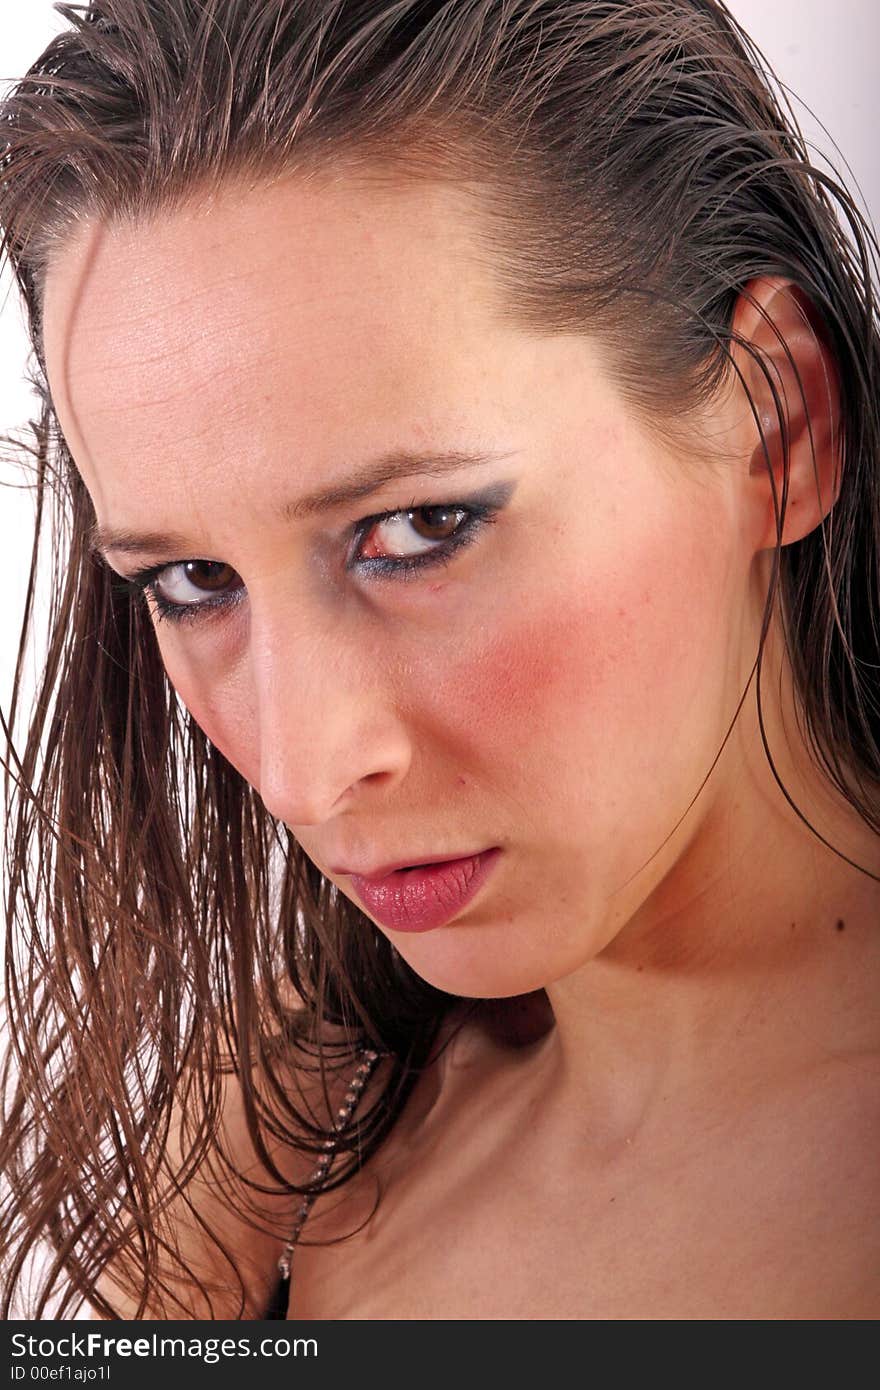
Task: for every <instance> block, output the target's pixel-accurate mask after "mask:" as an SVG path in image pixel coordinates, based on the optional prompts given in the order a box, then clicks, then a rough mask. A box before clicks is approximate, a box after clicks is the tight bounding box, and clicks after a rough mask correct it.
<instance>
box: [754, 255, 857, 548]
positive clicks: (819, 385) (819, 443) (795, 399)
mask: <svg viewBox="0 0 880 1390" xmlns="http://www.w3.org/2000/svg"><path fill="white" fill-rule="evenodd" d="M733 331H734V334H735V335H736V341H735V343H734V345H733V346H732V348H731V351H732V353H733V355H734V358H735V361H736V362H737V365H738V366H739V369H740V372H741V373H742V378H743V380H744V384H745V385H746V386H747V388H748V391H749V393H750V395H751V399H752V403H753V405H754V409H755V415H757V420H756V419H755V415H753V414H752V411H751V410H750V409H749V412H748V413H749V417H750V420H751V438H750V440H748V442H747V446H746V447H747V452H748V455H749V487H750V489H751V493H752V498H753V503H754V506H753V514H754V519H755V536H754V539H755V550H756V551H757V550H764V549H768V548H771V547H773V548H775V546H776V544H777V535H778V525H777V518H776V510H775V508H774V501H773V484H775V490H776V502H777V505H778V507H779V509H780V512H781V510H782V491H783V482H784V476H785V453H786V447H785V446H786V438H787V441H788V458H789V475H788V495H787V499H786V505H785V515H784V518H783V524H782V544H783V545H790V544H791V543H792V542H793V541H797V540H801V539H802V537H804V536H806V535H809V533H810V532H811V531H813V530H815V528H816V527H817V526H819V525H820V523H821V522H822V520H823V518H824V517H825V516H827V515H828V513H829V511H830V510H831V508H832V507H833V505H834V503H835V502H836V500H837V497H838V494H839V491H840V470H841V461H842V451H841V436H840V423H841V422H840V387H839V380H838V373H837V367H836V364H835V361H834V355H833V353H832V351H831V348H830V345H829V343H828V341H827V339H826V335H825V330H824V327H823V325H822V323H821V320H820V318H819V315H818V313H817V311H816V309H815V308H814V307H813V305H812V304H811V302H810V301H809V300H808V298H807V297H806V295H805V294H804V293H803V291H802V290H800V289H799V288H798V286H796V285H795V284H793V282H792V281H790V280H785V279H783V278H781V277H778V276H762V277H758V278H756V279H753V280H750V281H749V283H748V284H747V285H746V286H745V288H744V290H743V291H742V293H741V295H740V297H739V299H738V301H737V306H736V310H735V312H734V318H733ZM746 345H747V346H746ZM760 364H763V368H764V369H763V370H762V366H761V365H760ZM768 378H769V380H768ZM771 382H772V387H771V384H770V383H771ZM773 388H775V391H776V394H777V396H778V398H779V404H780V407H781V414H782V421H780V418H779V411H777V407H776V404H775V402H774V396H773ZM758 420H759V421H760V430H759V428H758ZM762 433H763V436H764V441H763V443H762V440H761V434H762ZM765 446H766V451H765ZM768 465H769V467H768ZM771 472H772V478H773V484H771Z"/></svg>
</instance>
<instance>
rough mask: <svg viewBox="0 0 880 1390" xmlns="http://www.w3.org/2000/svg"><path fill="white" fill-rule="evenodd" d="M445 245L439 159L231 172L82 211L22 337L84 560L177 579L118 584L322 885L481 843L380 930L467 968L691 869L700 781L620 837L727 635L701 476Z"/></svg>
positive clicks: (605, 932) (463, 976) (474, 989)
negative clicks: (455, 897) (358, 167)
mask: <svg viewBox="0 0 880 1390" xmlns="http://www.w3.org/2000/svg"><path fill="white" fill-rule="evenodd" d="M478 250H479V243H478V240H477V235H476V231H475V223H474V222H473V221H472V218H471V215H469V212H468V207H467V205H466V204H465V203H464V201H463V200H462V199H461V198H460V197H457V196H456V195H455V193H454V192H453V191H452V190H451V189H449V188H448V187H444V186H440V185H429V184H422V185H401V186H400V187H395V188H390V187H388V186H384V187H381V188H380V187H379V186H378V185H376V186H371V185H370V184H368V183H367V182H366V181H360V182H358V183H357V184H355V183H354V182H353V181H348V180H347V179H345V178H342V179H338V180H337V181H336V182H330V181H328V182H327V183H326V184H324V185H322V186H318V185H308V186H307V185H305V184H304V183H303V182H300V181H296V180H294V179H290V180H286V181H282V182H278V183H276V184H274V185H273V186H272V187H270V188H266V189H263V190H258V191H244V190H237V189H233V188H231V187H230V188H229V189H227V190H226V191H224V193H223V195H222V197H220V198H217V199H215V200H214V201H213V202H212V203H210V204H209V203H205V204H204V205H203V206H202V207H201V208H200V209H196V208H194V207H191V208H187V209H184V210H180V211H177V212H174V213H168V214H163V215H161V216H160V217H158V218H157V219H155V220H154V221H153V222H152V223H149V224H147V223H144V224H139V225H137V226H129V227H126V228H122V227H115V228H112V229H111V228H107V227H106V226H100V225H98V224H91V225H88V226H86V227H85V228H84V229H83V230H82V233H81V235H79V236H78V238H77V239H76V241H75V242H73V243H71V244H70V245H69V246H68V247H67V248H66V249H65V251H64V252H63V253H62V254H61V255H60V257H59V258H58V259H57V260H56V262H55V263H54V265H53V267H52V269H51V271H50V274H49V276H48V283H47V291H46V304H45V337H46V354H47V366H48V374H49V381H50V387H51V390H52V395H53V399H54V403H55V406H56V409H57V413H58V417H59V421H60V423H61V426H62V429H63V431H64V435H65V438H66V440H67V442H68V445H69V447H70V449H71V452H72V454H73V457H74V459H75V461H76V463H77V465H78V467H79V470H80V472H81V474H82V477H83V479H84V481H85V484H86V486H87V488H88V490H89V493H90V495H91V497H92V499H93V502H94V507H95V511H96V515H97V520H98V524H99V527H100V528H101V531H102V532H103V533H104V540H103V546H104V554H105V556H106V560H107V562H108V563H109V564H110V565H111V566H112V568H113V569H114V570H116V571H117V572H118V573H119V574H120V575H123V576H131V575H132V574H134V573H135V571H142V570H144V568H145V567H149V568H150V569H151V570H155V569H156V568H157V567H165V568H163V570H162V573H161V575H160V576H159V580H158V583H159V591H158V592H159V595H160V597H161V598H163V599H164V602H165V603H166V604H168V603H174V604H178V605H180V607H179V608H178V609H177V612H176V615H173V616H172V615H170V614H166V615H164V616H159V615H158V613H157V612H156V606H155V601H154V600H153V599H150V600H149V602H150V606H151V612H152V615H153V622H154V625H155V632H156V638H157V641H158V643H159V648H160V650H161V654H162V659H163V661H164V663H165V667H166V670H167V673H168V676H169V678H170V680H171V681H172V683H173V685H174V686H175V688H176V690H177V692H178V693H179V695H180V697H181V699H182V700H183V701H184V702H185V704H186V705H187V706H188V708H189V709H190V711H191V712H192V715H193V717H194V718H195V719H196V720H197V722H198V723H199V724H200V725H201V726H202V728H203V729H204V730H205V732H206V733H207V735H208V736H209V737H210V739H211V740H212V741H213V742H214V743H215V744H216V746H217V747H218V748H219V749H220V750H221V751H222V752H223V753H224V754H225V756H226V757H227V758H228V759H229V761H230V762H231V763H232V764H234V766H235V767H236V768H238V769H239V771H240V772H241V773H242V774H243V776H244V777H245V778H247V780H248V781H249V782H250V783H252V784H253V786H254V787H255V788H256V789H257V790H258V791H259V793H260V795H261V796H262V798H263V800H264V802H265V804H266V806H267V807H268V809H269V810H270V811H271V812H272V813H273V814H274V815H275V816H277V817H279V818H280V819H282V820H283V821H285V822H286V823H287V825H288V826H289V827H290V829H291V830H292V831H293V833H294V834H295V836H296V838H297V839H298V841H299V842H300V843H301V844H302V846H303V848H304V849H305V851H306V852H307V854H308V855H309V856H310V858H311V859H312V860H313V861H314V862H315V864H316V865H318V867H319V868H320V869H322V870H323V871H324V872H325V873H327V874H328V877H330V878H331V879H333V880H334V881H335V882H337V883H338V885H339V887H340V889H341V891H342V892H343V893H346V894H348V896H350V897H351V898H352V899H353V900H354V901H356V902H360V899H359V897H358V895H357V893H356V892H355V890H354V888H353V885H352V883H351V881H350V878H349V877H348V875H347V874H345V873H339V872H335V871H334V870H335V868H336V867H340V866H341V867H342V868H343V869H348V868H354V869H365V870H367V871H369V870H370V869H372V868H374V867H378V866H382V865H386V864H388V863H389V862H395V861H397V862H401V861H402V862H405V863H412V864H417V863H423V862H425V861H427V860H433V859H441V858H454V857H458V856H465V855H468V854H472V853H475V852H477V851H481V850H485V849H488V848H489V847H491V846H499V847H500V849H501V853H500V855H499V856H498V857H497V859H496V862H495V864H494V867H493V869H492V872H491V873H490V875H489V877H488V878H487V879H486V881H485V882H484V884H483V886H482V887H481V889H480V891H479V893H478V894H477V896H476V897H475V898H474V899H473V900H472V902H471V903H470V904H468V905H467V906H466V907H465V908H464V909H463V910H462V911H461V912H460V913H459V914H458V915H456V916H454V917H453V919H452V920H451V921H450V922H449V923H448V924H446V925H443V926H440V927H437V928H435V929H433V930H428V931H422V932H403V931H400V930H393V929H389V928H387V927H383V930H386V931H387V934H388V935H389V936H390V938H391V940H392V941H393V942H394V945H395V946H396V947H397V948H398V949H399V951H400V953H401V954H402V955H403V956H404V958H405V959H406V960H407V961H409V963H410V964H411V965H412V966H413V968H414V969H415V970H416V971H417V972H418V973H419V974H420V975H422V976H423V977H424V978H425V979H427V980H429V981H430V982H431V983H433V984H435V985H437V986H439V987H441V988H443V989H447V990H449V991H450V992H452V993H457V994H465V995H483V996H493V995H508V994H514V993H520V992H524V991H526V990H531V989H534V988H537V987H538V986H540V985H543V984H547V983H550V982H551V981H553V980H556V979H559V978H561V977H562V976H564V975H567V974H569V973H570V972H571V971H573V970H574V969H576V968H577V967H578V966H579V965H581V964H583V963H584V962H586V961H588V960H589V959H591V958H592V957H593V956H594V955H596V953H597V952H599V951H600V950H602V949H603V948H605V947H606V946H607V945H608V943H609V942H610V941H611V940H612V939H613V938H614V937H615V936H616V934H617V933H618V932H619V931H620V930H621V928H622V927H623V925H624V924H625V923H626V922H627V921H628V920H629V919H630V918H631V917H632V916H633V915H634V914H635V913H636V912H637V911H639V909H641V908H642V907H643V905H644V904H646V903H647V902H648V900H649V898H650V895H651V894H652V891H653V890H654V888H655V887H656V886H657V884H658V883H659V882H660V880H661V879H664V878H666V877H667V876H669V875H672V876H673V877H672V880H671V881H674V877H675V875H676V874H677V873H678V874H680V875H681V884H680V891H681V893H682V894H686V893H688V892H692V891H693V889H694V885H693V884H692V883H688V882H687V881H686V873H685V868H684V865H685V862H686V861H685V849H686V848H687V847H688V845H690V844H691V842H692V841H693V840H694V838H695V837H699V836H700V834H702V833H704V831H706V829H707V827H708V825H709V821H710V817H711V816H712V814H713V807H717V805H718V799H719V797H721V796H723V795H724V791H723V784H722V783H719V784H718V786H717V787H710V788H709V789H707V791H706V792H705V793H704V795H703V797H701V799H700V801H699V802H698V803H697V806H696V807H695V808H694V810H693V811H692V812H691V814H690V815H689V816H688V818H687V820H686V822H685V825H684V827H683V829H682V830H680V831H679V832H678V833H677V834H676V836H674V837H673V839H672V840H671V841H669V842H668V843H667V844H666V845H665V846H664V847H663V849H662V850H661V851H660V853H659V854H656V857H654V858H652V856H655V851H657V850H658V849H659V848H660V846H661V844H662V842H663V841H664V839H665V838H666V837H667V836H668V835H669V832H670V831H671V830H672V829H673V827H674V825H675V824H676V822H677V821H678V820H679V818H680V817H681V816H682V814H683V813H684V811H685V809H686V808H687V806H688V803H689V802H690V801H691V799H692V797H693V796H694V794H695V793H696V791H697V789H698V788H699V786H700V783H701V781H702V779H703V777H704V775H705V773H706V772H707V770H708V768H709V766H710V764H711V762H712V760H713V758H714V756H715V754H716V752H717V750H718V748H719V746H720V744H721V742H722V740H723V737H724V734H725V731H726V729H727V726H728V723H729V721H730V719H731V717H732V714H733V712H734V710H735V707H736V702H737V699H738V698H739V695H740V693H741V690H742V685H743V684H744V681H745V679H747V676H748V671H749V669H750V664H751V660H752V659H753V656H754V640H753V639H754V634H753V632H752V631H751V628H750V627H749V622H748V621H747V618H746V605H744V595H745V591H746V586H747V584H748V576H749V566H750V561H751V559H752V557H751V556H750V555H749V554H748V553H747V550H746V547H745V545H744V542H743V540H742V539H741V534H742V528H741V527H740V525H739V519H738V514H737V507H738V500H737V499H738V492H737V487H736V484H735V473H734V471H733V470H732V469H729V470H726V471H725V470H723V469H713V470H709V469H708V468H707V470H706V472H705V473H703V474H702V475H700V473H699V472H698V471H695V470H694V469H693V468H687V467H684V466H683V465H682V463H681V461H680V460H678V459H677V458H676V457H675V455H674V453H673V452H672V451H671V450H670V449H669V448H668V447H663V446H661V445H660V444H659V443H658V442H657V440H656V438H654V437H653V436H652V435H651V434H650V433H649V432H648V430H647V428H646V427H645V426H644V425H643V424H640V423H639V421H638V419H637V417H636V415H635V414H634V412H633V411H632V409H631V408H630V407H629V406H627V405H626V404H625V403H624V401H623V399H622V397H621V395H619V394H618V393H617V391H616V390H615V388H614V386H613V384H612V381H611V377H610V374H609V373H608V372H607V371H606V370H604V369H603V358H602V353H601V351H600V349H599V347H598V346H597V344H596V343H595V342H594V341H591V340H589V339H587V338H582V337H575V336H564V335H558V336H545V337H538V336H532V335H530V334H527V333H524V332H522V331H519V330H515V329H513V328H511V327H509V326H505V325H503V324H502V322H501V319H500V316H499V315H498V313H497V312H496V309H495V307H494V305H495V304H496V303H497V301H496V300H495V298H494V296H495V291H494V289H493V284H492V282H491V279H490V272H489V271H488V270H487V269H486V268H485V266H484V265H482V264H481V263H480V260H479V257H478ZM722 423H723V422H722ZM719 428H720V426H719ZM474 455H482V456H483V461H482V462H480V461H476V460H474V459H473V458H472V459H471V461H470V462H467V461H466V459H467V456H474ZM427 456H435V457H436V458H439V459H442V460H445V461H446V462H447V463H449V462H453V461H455V459H456V458H458V460H459V462H461V463H462V466H460V467H456V468H455V469H451V468H444V470H443V471H442V472H441V469H440V467H436V470H435V471H434V472H432V466H431V464H430V462H426V457H427ZM403 464H405V465H406V471H405V473H402V474H401V475H400V476H397V477H391V473H392V469H393V470H398V469H399V468H400V467H401V466H402V465H403ZM383 473H384V475H385V476H386V479H387V480H386V481H384V482H382V481H381V478H382V475H383ZM374 474H375V476H376V478H377V479H378V480H379V481H378V483H377V485H376V486H375V487H371V488H370V491H369V492H367V491H366V490H365V489H364V490H362V495H360V496H359V497H350V498H346V496H345V494H346V492H347V491H348V490H349V489H350V488H351V487H352V486H353V485H354V484H355V483H358V482H361V481H363V479H364V478H365V477H372V476H373V475H374ZM336 492H338V494H339V495H338V497H336V499H335V500H334V497H333V494H334V493H336ZM316 494H320V495H321V496H322V497H323V503H322V505H320V506H317V505H314V506H306V505H304V504H305V502H306V499H311V498H313V497H314V495H316ZM428 507H432V508H439V509H440V510H439V511H437V512H427V513H423V512H419V511H416V512H415V513H414V515H413V516H411V517H410V516H408V515H407V513H408V512H409V511H410V510H411V509H419V508H428ZM478 507H479V508H484V509H486V511H485V520H484V521H483V522H482V523H481V522H480V520H479V519H476V520H473V519H472V520H470V521H468V520H467V518H468V517H471V518H473V516H474V515H475V514H474V513H472V512H469V511H468V509H469V508H478ZM381 513H399V515H397V516H396V517H394V518H392V519H390V520H388V519H386V520H384V521H377V522H372V523H370V524H368V525H365V526H362V525H361V523H362V522H364V521H365V519H366V518H370V517H376V516H377V514H381ZM489 521H491V524H488V523H489ZM468 527H470V529H467V528H468ZM112 533H117V534H116V535H115V536H114V534H112ZM122 533H124V535H123V534H122ZM458 538H461V539H464V540H466V541H467V543H466V544H462V545H461V546H460V547H459V548H458V549H454V548H453V545H452V544H451V540H452V539H458ZM444 545H445V558H443V559H442V561H441V562H439V563H438V562H437V557H444V548H443V547H444ZM419 556H421V557H427V559H428V560H432V562H431V563H424V564H422V566H421V568H410V569H404V568H403V565H402V563H401V562H402V561H404V560H405V559H406V558H407V557H409V559H410V560H413V559H415V558H416V557H419ZM432 557H433V558H432ZM380 560H382V561H384V562H385V568H384V569H383V568H381V566H380V565H379V563H378V562H379V561H380ZM187 561H201V562H202V563H201V564H196V565H189V566H185V562H187ZM395 561H397V562H398V568H397V570H394V569H392V568H391V566H392V565H393V564H394V562H395ZM205 562H211V563H205ZM223 599H229V600H231V601H230V602H228V603H225V604H224V603H222V602H221V603H219V604H217V606H214V607H213V608H205V607H203V608H201V609H197V608H196V607H195V605H196V604H197V603H198V602H200V601H202V602H204V601H211V600H214V601H215V604H216V601H217V600H223ZM181 615H182V617H181ZM667 907H668V901H667ZM368 915H369V913H368Z"/></svg>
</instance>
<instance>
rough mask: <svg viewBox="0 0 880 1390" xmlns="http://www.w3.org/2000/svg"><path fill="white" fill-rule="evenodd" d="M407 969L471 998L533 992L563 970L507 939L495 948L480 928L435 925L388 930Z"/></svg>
mask: <svg viewBox="0 0 880 1390" xmlns="http://www.w3.org/2000/svg"><path fill="white" fill-rule="evenodd" d="M388 936H389V938H390V940H391V941H392V942H393V943H394V946H395V948H396V949H397V951H398V953H399V955H400V956H401V957H402V958H403V960H405V961H406V963H407V965H408V966H409V967H410V969H411V970H414V971H415V973H416V974H417V975H418V976H419V977H420V978H421V979H423V980H425V981H426V982H427V983H428V984H429V985H433V986H434V988H435V989H442V990H444V991H445V992H446V993H447V994H456V995H461V996H463V997H465V998H469V999H511V998H513V997H515V996H520V995H527V994H534V993H535V992H536V991H542V992H543V989H544V986H545V985H546V984H548V983H549V982H551V981H552V980H554V979H558V978H559V975H560V974H567V973H568V972H567V970H564V969H563V970H561V971H560V970H555V971H554V969H553V963H551V962H550V961H548V960H546V959H542V958H541V953H540V952H534V953H532V954H528V953H520V952H517V951H516V950H515V949H514V948H512V946H511V945H510V943H507V944H506V945H505V946H504V947H502V948H501V949H500V950H499V946H498V939H497V934H496V933H495V932H493V931H492V929H491V927H487V926H486V925H485V924H483V925H481V926H479V927H470V928H469V927H467V926H464V925H462V926H455V925H451V926H448V927H438V928H436V929H435V930H434V931H430V932H422V933H419V934H415V933H412V934H409V933H403V932H389V933H388Z"/></svg>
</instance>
